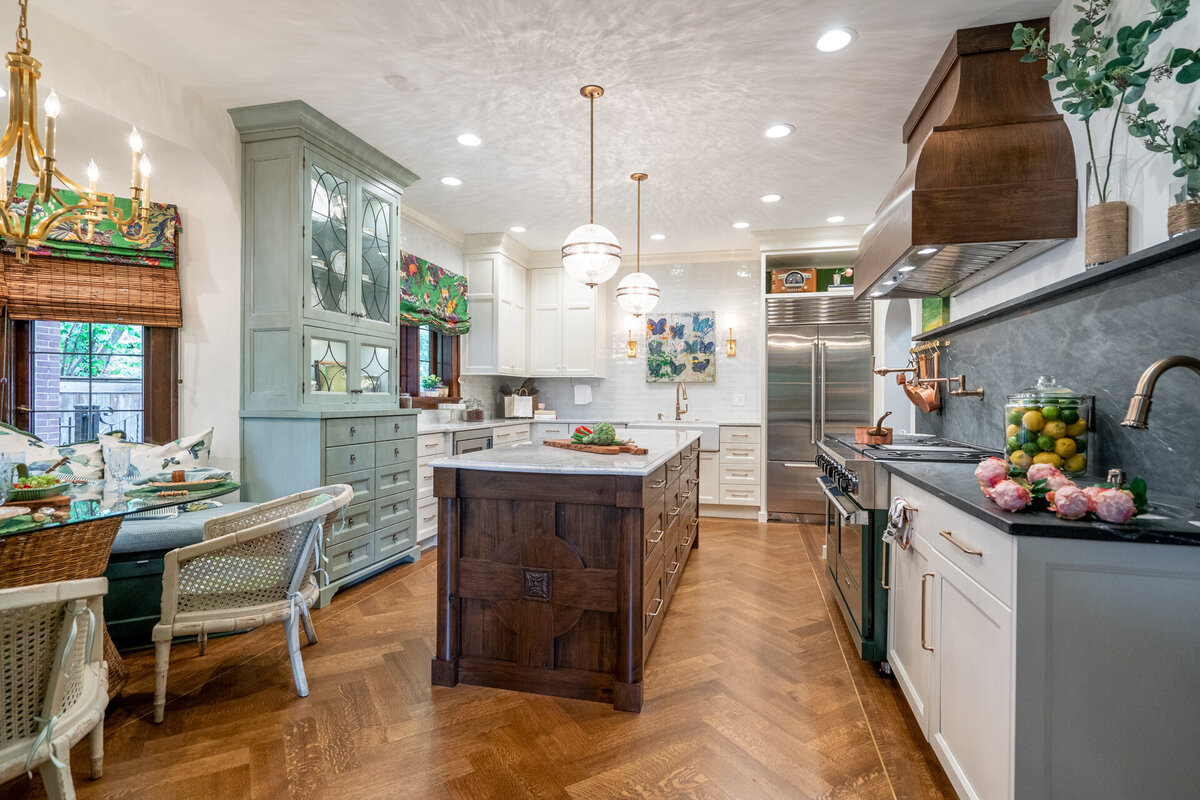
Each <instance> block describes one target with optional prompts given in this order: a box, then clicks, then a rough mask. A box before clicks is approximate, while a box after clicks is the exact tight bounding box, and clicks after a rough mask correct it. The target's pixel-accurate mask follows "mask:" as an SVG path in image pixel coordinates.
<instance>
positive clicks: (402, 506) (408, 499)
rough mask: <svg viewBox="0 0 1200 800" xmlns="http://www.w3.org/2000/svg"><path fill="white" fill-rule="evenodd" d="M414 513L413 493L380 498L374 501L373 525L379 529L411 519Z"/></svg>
mask: <svg viewBox="0 0 1200 800" xmlns="http://www.w3.org/2000/svg"><path fill="white" fill-rule="evenodd" d="M416 513H417V493H416V492H413V491H409V492H405V493H404V494H396V495H391V496H389V497H382V498H380V499H379V500H376V501H375V524H376V525H378V526H379V527H380V528H385V527H388V526H391V525H395V524H396V523H398V522H402V521H404V520H406V519H412V518H413V517H415V516H416Z"/></svg>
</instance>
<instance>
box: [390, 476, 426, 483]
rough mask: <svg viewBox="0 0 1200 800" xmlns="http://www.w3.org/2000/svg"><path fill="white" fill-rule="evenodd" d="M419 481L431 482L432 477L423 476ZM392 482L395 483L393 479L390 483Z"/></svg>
mask: <svg viewBox="0 0 1200 800" xmlns="http://www.w3.org/2000/svg"><path fill="white" fill-rule="evenodd" d="M421 480H425V481H431V480H433V476H432V475H426V476H425V477H424V478H422V479H421ZM392 482H393V483H395V480H394V479H393V481H392Z"/></svg>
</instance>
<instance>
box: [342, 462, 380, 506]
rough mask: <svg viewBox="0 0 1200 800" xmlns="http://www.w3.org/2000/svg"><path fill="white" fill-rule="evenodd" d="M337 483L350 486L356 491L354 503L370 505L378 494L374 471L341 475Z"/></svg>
mask: <svg viewBox="0 0 1200 800" xmlns="http://www.w3.org/2000/svg"><path fill="white" fill-rule="evenodd" d="M337 482H338V483H345V484H348V485H349V486H350V488H351V489H353V490H354V497H353V499H352V500H351V502H352V503H369V502H371V501H373V500H374V499H375V496H376V495H377V494H378V492H377V491H376V478H375V472H374V471H373V470H369V469H367V470H362V471H361V472H351V473H349V474H346V475H339V476H338V478H337Z"/></svg>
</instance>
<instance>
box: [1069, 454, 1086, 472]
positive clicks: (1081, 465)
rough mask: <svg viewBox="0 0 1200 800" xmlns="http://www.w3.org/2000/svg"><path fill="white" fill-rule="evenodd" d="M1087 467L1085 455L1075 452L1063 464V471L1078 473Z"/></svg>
mask: <svg viewBox="0 0 1200 800" xmlns="http://www.w3.org/2000/svg"><path fill="white" fill-rule="evenodd" d="M1085 469H1087V456H1084V455H1083V454H1076V455H1073V456H1071V457H1070V458H1068V459H1067V460H1066V463H1064V464H1063V471H1064V472H1067V473H1069V474H1078V473H1080V472H1083V471H1084V470H1085Z"/></svg>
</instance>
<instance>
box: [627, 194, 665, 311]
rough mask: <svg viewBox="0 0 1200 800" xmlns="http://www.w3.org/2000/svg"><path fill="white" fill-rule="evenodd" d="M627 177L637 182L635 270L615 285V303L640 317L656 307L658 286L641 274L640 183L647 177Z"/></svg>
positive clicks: (648, 277)
mask: <svg viewBox="0 0 1200 800" xmlns="http://www.w3.org/2000/svg"><path fill="white" fill-rule="evenodd" d="M629 177H631V178H633V179H634V180H635V181H637V238H636V239H635V240H634V243H635V244H636V246H637V270H636V271H635V272H631V273H629V274H628V275H626V276H625V277H624V278H622V279H621V282H620V283H619V284H617V302H618V303H620V304H621V308H623V309H625V310H626V311H628V312H629V313H630V314H633V315H634V316H635V317H640V316H641V315H642V314H649V313H650V312H651V311H653V310H654V307H655V306H656V305H658V284H657V283H655V282H654V278H651V277H650V276H649V275H647V274H646V273H644V272H642V181H644V180H646V178H647V177H649V176H648V175H646V173H644V172H635V173H633V174H632V175H630V176H629Z"/></svg>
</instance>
